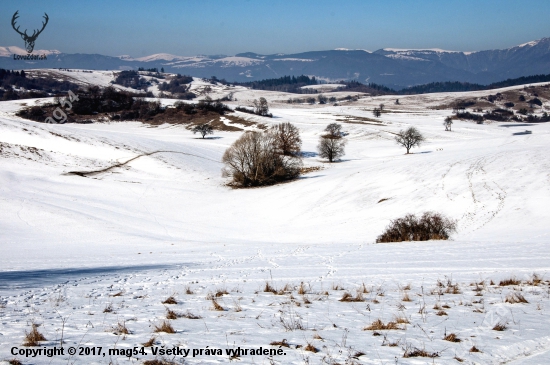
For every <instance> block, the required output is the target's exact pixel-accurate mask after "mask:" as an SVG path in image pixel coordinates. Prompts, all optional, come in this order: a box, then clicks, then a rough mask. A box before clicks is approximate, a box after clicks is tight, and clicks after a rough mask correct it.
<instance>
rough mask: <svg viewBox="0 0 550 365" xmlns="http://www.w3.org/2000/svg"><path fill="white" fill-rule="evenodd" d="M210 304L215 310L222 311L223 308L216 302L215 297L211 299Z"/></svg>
mask: <svg viewBox="0 0 550 365" xmlns="http://www.w3.org/2000/svg"><path fill="white" fill-rule="evenodd" d="M212 306H213V309H214V310H215V311H220V312H221V311H224V310H225V309H224V308H223V307H222V306H221V305H219V304H218V302H216V299H212Z"/></svg>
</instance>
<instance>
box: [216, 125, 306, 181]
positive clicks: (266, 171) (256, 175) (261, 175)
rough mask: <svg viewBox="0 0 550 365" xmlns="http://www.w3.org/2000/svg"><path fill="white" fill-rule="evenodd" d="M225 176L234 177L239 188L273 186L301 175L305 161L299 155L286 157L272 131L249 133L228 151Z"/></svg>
mask: <svg viewBox="0 0 550 365" xmlns="http://www.w3.org/2000/svg"><path fill="white" fill-rule="evenodd" d="M222 162H223V163H224V164H225V167H224V169H223V174H224V176H231V177H232V179H233V184H234V185H236V186H239V187H249V186H261V185H270V184H275V183H277V182H281V181H285V180H290V179H294V178H296V177H298V176H299V175H300V169H301V167H302V160H301V158H300V157H299V156H297V155H290V156H285V155H283V154H282V153H280V151H279V149H278V148H277V138H276V136H275V134H274V133H273V132H272V131H268V132H264V133H261V132H247V133H245V134H243V135H242V136H241V137H240V138H239V139H237V140H236V141H235V142H234V143H233V144H232V145H231V146H230V147H229V148H228V149H227V150H226V151H225V153H224V155H223V157H222Z"/></svg>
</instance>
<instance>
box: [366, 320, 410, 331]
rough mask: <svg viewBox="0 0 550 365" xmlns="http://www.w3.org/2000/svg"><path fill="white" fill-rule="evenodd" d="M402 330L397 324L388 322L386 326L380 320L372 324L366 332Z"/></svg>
mask: <svg viewBox="0 0 550 365" xmlns="http://www.w3.org/2000/svg"><path fill="white" fill-rule="evenodd" d="M400 329H402V328H401V327H399V326H398V325H397V323H395V322H388V323H387V324H384V322H382V321H381V320H380V319H377V320H376V321H374V322H372V323H371V324H370V326H368V327H365V328H364V329H363V330H364V331H381V330H400Z"/></svg>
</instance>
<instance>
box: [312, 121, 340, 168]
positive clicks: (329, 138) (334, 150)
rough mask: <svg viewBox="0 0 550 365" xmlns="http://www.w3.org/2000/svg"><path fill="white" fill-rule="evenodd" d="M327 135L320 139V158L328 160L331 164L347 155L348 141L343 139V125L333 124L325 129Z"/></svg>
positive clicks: (318, 148) (318, 147)
mask: <svg viewBox="0 0 550 365" xmlns="http://www.w3.org/2000/svg"><path fill="white" fill-rule="evenodd" d="M325 132H326V133H325V134H323V135H322V136H320V137H319V145H318V146H317V150H318V151H319V156H320V157H322V158H326V159H328V161H329V162H333V161H334V160H336V159H338V158H340V157H342V156H343V155H344V153H345V151H344V147H345V146H346V140H345V139H344V138H342V136H343V135H344V133H343V132H342V125H340V124H338V123H331V124H329V125H328V126H327V127H326V128H325Z"/></svg>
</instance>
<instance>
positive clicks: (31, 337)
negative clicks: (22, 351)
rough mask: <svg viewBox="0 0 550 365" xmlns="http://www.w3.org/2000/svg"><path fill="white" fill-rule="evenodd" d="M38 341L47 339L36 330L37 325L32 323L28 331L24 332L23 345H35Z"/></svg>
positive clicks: (37, 344) (38, 343) (38, 344)
mask: <svg viewBox="0 0 550 365" xmlns="http://www.w3.org/2000/svg"><path fill="white" fill-rule="evenodd" d="M40 341H47V340H46V338H45V337H44V335H43V334H42V333H40V332H39V331H38V325H37V324H34V323H33V324H32V328H31V331H30V332H25V343H23V346H28V347H35V346H40Z"/></svg>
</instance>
